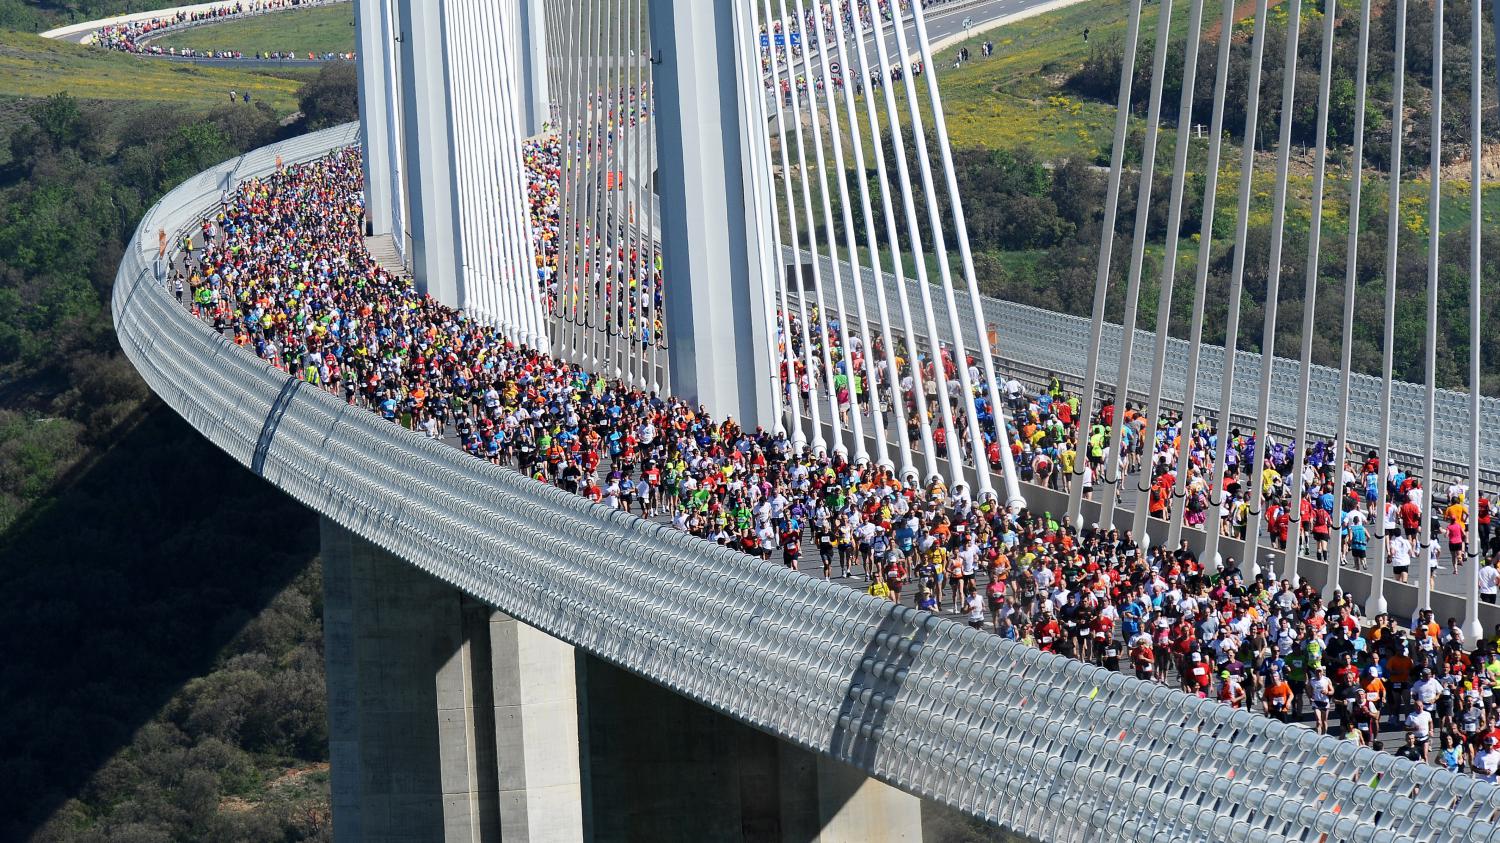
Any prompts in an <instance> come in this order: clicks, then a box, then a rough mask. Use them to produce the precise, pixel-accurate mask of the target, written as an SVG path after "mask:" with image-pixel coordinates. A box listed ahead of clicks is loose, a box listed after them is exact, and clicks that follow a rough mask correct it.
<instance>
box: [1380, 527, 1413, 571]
mask: <svg viewBox="0 0 1500 843" xmlns="http://www.w3.org/2000/svg"><path fill="white" fill-rule="evenodd" d="M1386 535H1387V536H1390V544H1391V547H1390V554H1391V573H1392V575H1393V576H1394V577H1395V578H1396V582H1406V572H1407V571H1408V570H1410V568H1411V540H1410V539H1408V538H1407V537H1406V536H1404V535H1402V534H1401V532H1400V531H1399V530H1395V528H1392V527H1387V528H1386Z"/></svg>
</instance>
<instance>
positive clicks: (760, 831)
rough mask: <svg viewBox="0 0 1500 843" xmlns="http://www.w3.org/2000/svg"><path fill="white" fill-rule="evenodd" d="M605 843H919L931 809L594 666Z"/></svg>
mask: <svg viewBox="0 0 1500 843" xmlns="http://www.w3.org/2000/svg"><path fill="white" fill-rule="evenodd" d="M580 661H581V662H582V665H583V666H582V668H581V669H580V675H581V676H582V677H583V679H582V680H580V688H586V696H587V708H588V712H589V714H588V729H587V734H586V740H585V744H586V746H587V749H586V751H585V767H586V770H587V774H586V777H585V779H586V780H585V783H584V790H585V792H586V793H585V802H586V803H588V804H591V805H592V806H593V810H592V811H591V812H590V813H589V818H590V825H591V828H590V831H591V837H592V839H595V840H652V841H660V842H661V843H673V841H683V843H689V841H701V840H715V841H746V843H749V841H756V842H757V843H759V841H778V842H779V843H888V842H889V843H896V841H902V842H903V843H919V841H921V839H922V819H921V805H922V803H921V800H919V799H917V798H916V797H915V796H912V795H910V794H907V793H903V792H901V791H899V790H896V789H895V788H891V787H889V786H886V785H883V784H881V783H879V782H876V781H873V780H871V779H869V778H867V777H865V776H864V775H863V774H862V773H860V772H859V771H858V770H855V769H854V768H852V767H848V766H846V765H843V764H840V763H838V762H836V761H831V760H829V759H826V758H822V757H820V756H818V755H816V754H814V753H811V752H808V751H806V750H803V749H799V748H797V747H795V746H792V745H790V744H787V743H783V742H782V741H779V740H777V739H776V738H774V737H772V736H771V735H768V734H766V733H764V732H760V731H757V730H755V729H753V728H751V727H749V726H746V725H744V724H742V723H739V722H738V721H735V720H734V719H732V718H729V717H726V716H724V715H722V714H719V713H718V712H715V711H713V710H711V709H708V708H705V707H703V706H701V705H698V704H697V703H695V702H692V701H690V700H688V699H686V698H684V697H680V696H678V695H676V694H673V693H672V692H671V691H668V690H666V689H665V688H661V687H659V686H657V685H654V684H652V683H650V682H648V681H646V680H644V679H641V678H639V677H637V676H634V675H632V674H630V673H628V672H626V671H624V670H621V669H619V668H616V667H613V666H611V665H608V664H605V663H604V662H601V661H599V660H597V659H594V658H592V657H584V658H583V659H581V660H580Z"/></svg>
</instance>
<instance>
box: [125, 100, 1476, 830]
mask: <svg viewBox="0 0 1500 843" xmlns="http://www.w3.org/2000/svg"><path fill="white" fill-rule="evenodd" d="M355 135H356V128H355V127H353V126H342V127H338V128H335V129H330V130H327V131H324V132H320V133H316V134H313V135H307V136H304V137H302V138H298V139H296V140H294V141H290V142H287V143H284V144H280V145H277V146H274V147H267V148H265V149H261V150H257V151H255V152H252V153H250V154H248V155H245V156H242V157H241V158H239V159H235V160H233V161H229V162H226V163H224V164H222V165H220V166H218V167H215V168H213V169H211V170H209V171H207V172H205V173H202V174H199V175H198V176H195V177H194V178H191V179H189V180H188V181H187V182H185V183H184V184H182V185H181V186H179V187H178V188H176V189H175V190H173V191H172V192H171V193H169V194H168V195H167V196H166V197H164V198H163V199H162V200H161V201H160V202H158V203H157V204H156V205H155V206H154V207H153V208H152V209H151V210H150V211H149V212H148V213H147V214H146V216H145V219H144V220H143V221H142V222H141V225H140V227H139V228H138V230H137V232H136V236H135V238H134V240H133V241H132V242H131V244H130V246H129V247H128V249H127V251H126V254H125V257H124V259H123V260H122V263H121V266H120V270H119V274H118V276H117V279H116V283H115V288H114V293H113V309H114V316H115V324H116V329H117V332H118V334H119V338H120V342H121V345H122V346H123V347H124V350H125V352H126V354H127V356H129V358H130V359H131V361H132V362H133V363H134V364H135V366H136V367H137V369H138V370H139V371H140V372H141V374H142V376H143V377H144V378H145V380H146V381H147V383H148V384H149V385H150V386H151V388H152V389H153V390H154V391H155V392H156V393H157V394H158V395H159V396H161V398H162V399H163V400H164V401H165V402H166V403H167V404H168V405H170V406H171V407H172V408H173V409H175V410H176V411H177V412H178V413H180V414H181V415H182V416H183V417H184V418H185V419H187V421H188V422H189V423H191V424H192V425H193V426H194V427H196V428H197V429H198V430H199V431H200V432H201V433H203V435H204V436H206V437H207V438H208V439H209V440H210V441H212V442H214V443H215V444H216V445H218V446H219V447H220V448H222V449H223V450H224V451H225V452H227V453H228V454H230V455H231V456H232V457H234V458H235V459H236V460H238V461H240V462H241V463H242V464H244V465H246V466H247V467H249V468H250V469H251V470H253V471H255V472H256V473H257V474H258V475H260V476H262V477H264V478H265V479H267V480H269V481H270V482H272V483H275V484H276V485H277V486H278V487H279V488H280V489H282V490H283V491H284V492H286V493H287V494H289V495H291V496H292V497H294V498H296V499H297V500H298V501H300V502H302V503H303V504H305V505H307V506H308V507H310V508H311V509H314V510H316V511H317V512H319V513H321V514H323V515H325V516H327V517H328V518H331V519H332V520H334V521H335V522H337V523H339V524H340V525H342V526H344V527H346V528H347V529H349V530H351V531H353V532H355V533H357V534H359V535H360V536H362V537H363V538H365V539H367V540H369V541H371V542H373V543H375V544H377V545H380V546H381V547H383V548H385V549H387V550H388V551H390V552H392V553H395V554H397V555H399V556H401V557H402V558H404V559H407V560H408V561H410V562H411V563H412V564H414V565H416V566H418V567H419V568H421V569H423V570H424V571H426V572H428V573H430V574H432V575H433V576H436V577H438V578H440V579H442V580H444V581H446V582H448V583H450V584H452V585H454V586H455V587H457V588H460V589H462V590H463V591H464V592H466V593H468V594H470V595H472V596H474V597H475V598H477V599H480V600H483V601H485V602H486V603H489V604H491V605H493V606H495V607H497V608H499V609H500V610H502V611H505V612H507V613H509V614H512V615H514V616H515V617H517V618H519V619H521V620H522V621H524V622H526V623H528V624H530V625H532V626H535V627H536V628H538V629H541V630H543V631H545V632H547V633H548V634H551V635H554V636H556V637H558V638H560V639H562V640H564V641H567V642H569V643H571V644H573V645H574V646H576V647H579V648H582V649H583V650H585V651H587V652H590V653H593V654H594V655H596V656H598V657H600V658H603V659H605V660H607V661H609V662H612V663H614V664H617V665H620V666H621V667H623V668H625V669H628V670H630V671H632V672H634V673H637V674H639V675H641V676H643V677H646V678H647V679H650V680H651V681H653V682H656V683H658V684H660V685H662V686H664V687H667V688H669V689H671V690H673V691H674V692H676V693H679V694H682V695H684V696H686V697H689V698H691V699H693V700H696V701H698V702H700V703H702V704H703V705H707V706H709V707H710V708H713V709H715V710H717V711H720V712H722V713H724V714H727V715H729V716H731V717H734V718H735V719H737V720H740V721H742V722H745V723H748V724H750V725H752V726H754V727H756V728H759V729H762V730H764V731H766V732H769V733H771V734H773V735H776V736H778V737H779V738H781V739H783V740H787V741H790V742H792V743H794V744H796V745H798V746H802V747H805V748H807V749H810V750H813V751H817V752H820V753H823V754H825V755H828V756H831V757H833V758H837V759H839V760H842V761H844V762H847V763H849V764H852V765H853V766H855V767H857V768H859V769H861V770H863V771H865V772H866V773H868V774H870V775H872V776H874V777H876V778H878V779H880V780H882V781H885V782H888V783H890V784H892V785H894V786H896V787H899V788H901V789H903V790H907V791H909V792H912V793H914V794H917V795H919V796H922V797H925V798H930V799H933V800H936V801H938V802H942V803H945V804H947V805H951V806H953V807H956V808H958V809H960V810H963V811H965V812H968V813H969V814H972V815H974V816H977V817H980V818H983V819H985V820H987V821H989V822H992V823H995V824H997V825H1000V826H1003V827H1005V828H1008V829H1012V830H1014V831H1016V832H1019V833H1021V834H1026V835H1029V836H1033V837H1036V838H1039V839H1045V840H1057V841H1092V840H1099V839H1111V840H1138V841H1158V840H1213V841H1241V840H1243V841H1281V840H1319V839H1328V840H1369V841H1438V840H1442V841H1450V840H1465V841H1500V826H1497V825H1496V817H1497V814H1500V789H1497V788H1496V787H1495V786H1494V785H1492V784H1489V783H1486V782H1482V781H1478V780H1476V779H1474V778H1472V777H1470V776H1467V775H1455V774H1452V773H1449V772H1446V771H1443V770H1439V769H1437V768H1434V767H1430V766H1425V765H1419V764H1414V763H1412V762H1410V761H1406V760H1404V759H1400V758H1397V757H1395V756H1393V755H1389V754H1386V753H1381V752H1376V751H1375V750H1373V749H1369V748H1365V747H1358V746H1355V745H1354V744H1352V743H1348V742H1345V741H1341V740H1339V739H1337V738H1333V737H1328V736H1319V735H1316V734H1314V733H1312V732H1311V731H1309V730H1307V729H1305V728H1303V727H1300V726H1289V725H1285V724H1282V723H1278V722H1276V721H1273V720H1269V719H1266V718H1264V717H1260V716H1258V715H1255V714H1252V713H1249V712H1246V711H1235V710H1232V709H1230V708H1227V707H1225V706H1222V705H1220V704H1218V703H1216V702H1212V701H1208V700H1201V699H1198V698H1196V697H1191V696H1188V695H1185V694H1183V693H1181V692H1178V691H1175V690H1172V689H1169V688H1166V687H1164V686H1161V685H1157V684H1151V683H1145V682H1141V681H1138V680H1135V679H1133V678H1129V677H1126V676H1123V675H1120V674H1116V673H1111V672H1108V671H1106V670H1104V669H1102V668H1097V667H1093V666H1091V665H1087V664H1083V663H1081V662H1077V661H1073V660H1070V659H1066V658H1062V657H1060V656H1056V655H1051V654H1047V653H1043V652H1041V651H1038V650H1035V649H1030V648H1026V647H1023V646H1021V645H1019V644H1015V643H1012V642H1009V641H1005V640H1002V639H1000V638H998V637H996V636H994V635H989V634H984V633H981V632H978V631H976V630H972V629H969V628H967V627H965V626H963V625H961V624H957V623H954V622H951V621H947V620H944V619H942V618H939V617H937V616H934V615H931V614H927V613H925V612H920V611H917V610H915V609H911V608H907V607H903V606H897V605H894V604H892V603H890V602H887V601H884V600H879V599H876V598H873V597H869V596H867V595H864V594H860V593H858V592H854V591H851V590H849V589H846V588H844V587H842V586H838V585H835V584H832V583H828V582H823V581H820V580H816V579H812V578H809V577H805V576H802V575H800V574H797V573H794V572H792V571H789V570H786V569H784V568H782V567H781V566H778V565H772V564H767V563H761V562H758V561H755V560H752V559H750V558H748V557H746V556H743V555H741V554H739V553H737V552H734V551H731V550H727V549H725V548H722V547H719V546H717V545H715V544H713V543H710V542H705V541H702V540H700V539H696V538H694V537H692V536H690V535H687V534H685V533H681V532H677V531H674V530H672V529H671V528H669V527H666V526H662V525H657V524H653V523H651V522H649V521H645V520H643V519H640V518H637V517H635V516H632V515H629V514H625V513H621V512H618V511H615V510H612V509H609V508H607V507H604V506H601V505H598V504H594V503H591V502H590V501H588V500H586V499H584V498H581V497H577V496H573V495H569V494H567V493H565V492H563V491H561V490H559V489H556V488H553V487H551V486H547V485H544V484H541V483H536V482H534V481H531V480H528V479H526V478H525V477H523V476H521V475H520V474H518V473H516V472H512V471H509V470H505V469H501V468H498V467H495V466H493V465H490V464H489V463H487V462H484V461H483V460H476V459H473V458H471V457H468V456H466V455H465V454H463V453H462V452H460V451H458V450H456V449H453V448H450V447H447V446H444V445H442V444H440V443H437V442H434V441H432V440H428V439H426V438H424V437H422V436H419V435H417V434H414V433H412V432H409V431H407V430H405V429H403V428H401V427H399V426H397V425H393V424H390V423H388V422H385V421H383V420H381V419H380V418H379V417H378V416H377V415H376V414H374V413H371V412H368V411H366V410H363V409H360V408H356V407H351V406H348V405H346V404H344V403H343V402H341V401H339V400H338V399H337V398H335V397H334V396H332V395H330V394H328V393H326V392H324V391H322V390H320V389H318V388H317V387H315V386H311V385H308V384H306V383H303V382H300V381H298V380H297V379H295V378H293V377H290V376H288V375H287V374H285V373H284V372H281V371H279V370H277V369H275V368H273V367H271V366H269V365H268V364H266V363H265V362H264V361H262V360H260V359H258V358H257V357H255V356H254V355H252V354H250V353H248V352H246V351H244V350H243V349H240V348H238V347H236V346H235V345H234V344H233V343H232V342H230V341H229V340H228V339H226V338H224V337H222V336H220V335H218V334H217V333H215V332H214V331H213V330H212V329H211V328H209V327H208V326H207V325H205V324H204V323H202V322H201V321H198V320H196V319H194V318H193V317H192V316H191V315H190V314H189V313H188V312H187V310H186V309H184V308H183V307H181V306H180V305H179V304H178V303H177V302H176V301H175V300H174V299H173V297H172V296H171V295H170V294H169V293H168V291H167V290H166V288H165V286H164V284H163V283H161V281H160V278H159V272H160V268H159V267H158V266H157V265H156V263H155V258H156V245H155V244H156V242H157V232H158V230H165V231H167V232H168V234H169V236H170V235H172V234H175V233H177V232H180V231H181V230H183V229H184V228H186V227H187V226H188V225H191V224H192V223H193V222H194V221H196V220H197V219H198V218H200V216H201V215H202V214H203V213H204V212H206V211H210V210H212V209H213V208H215V207H216V205H217V203H218V201H219V197H220V196H221V194H222V192H223V190H224V189H225V187H226V185H230V184H232V183H233V182H234V181H236V180H238V179H242V178H246V177H251V176H255V175H261V174H265V173H267V172H270V171H271V170H273V168H274V167H275V162H276V161H277V160H278V158H279V159H280V160H282V161H284V162H286V163H288V164H291V163H295V162H298V161H302V160H307V159H310V158H314V157H316V156H318V155H321V154H323V153H325V152H327V151H329V150H333V149H337V148H339V147H341V146H344V145H347V144H349V143H351V142H352V141H353V139H354V137H355Z"/></svg>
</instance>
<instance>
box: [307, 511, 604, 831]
mask: <svg viewBox="0 0 1500 843" xmlns="http://www.w3.org/2000/svg"><path fill="white" fill-rule="evenodd" d="M322 545H323V553H322V556H323V600H324V613H323V618H324V619H323V623H324V630H323V634H324V649H325V657H326V661H327V683H328V725H329V754H330V756H331V760H332V767H333V770H332V775H333V784H332V787H333V823H334V826H333V828H334V837H335V839H336V840H338V841H341V842H342V841H389V843H406V841H434V840H442V841H460V840H462V841H468V842H469V843H475V841H483V843H489V841H502V840H503V841H505V843H538V841H547V843H576V842H577V841H581V840H582V839H583V823H582V813H581V811H580V808H579V804H580V801H579V765H578V759H579V753H578V717H577V711H578V707H577V701H576V689H575V685H574V677H575V670H574V660H575V656H574V653H573V648H572V647H570V646H568V645H567V644H564V643H562V642H560V641H558V640H556V639H554V638H550V637H548V636H546V635H544V634H542V633H540V632H538V631H536V630H534V629H531V628H530V627H527V626H525V625H524V624H520V623H517V622H516V621H515V620H513V619H511V618H509V617H507V616H505V615H502V614H499V613H497V612H495V611H494V610H493V609H491V608H490V607H488V606H485V605H483V604H482V603H479V602H477V601H474V600H472V599H471V598H468V597H466V596H464V595H463V594H462V593H460V592H459V591H458V590H457V589H455V588H453V587H452V586H449V585H448V584H447V583H444V582H443V581H441V580H439V579H436V578H434V577H431V576H429V575H428V574H426V573H424V572H422V571H421V570H420V569H418V568H416V567H415V566H413V565H411V564H410V563H408V562H406V561H404V560H402V559H400V558H398V557H395V556H393V555H391V554H390V553H388V552H386V551H385V550H383V549H381V548H379V547H377V546H375V545H373V544H370V543H369V542H367V541H365V540H364V539H362V538H360V537H358V536H356V535H354V534H353V533H351V532H349V531H348V530H345V529H344V528H342V527H340V526H338V525H337V524H334V523H333V522H332V521H329V520H327V519H324V520H323V525H322Z"/></svg>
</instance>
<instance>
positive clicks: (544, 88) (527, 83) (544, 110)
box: [518, 0, 551, 137]
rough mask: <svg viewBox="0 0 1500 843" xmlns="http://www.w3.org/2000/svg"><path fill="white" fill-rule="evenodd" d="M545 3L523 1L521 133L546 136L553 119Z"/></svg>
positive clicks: (521, 5)
mask: <svg viewBox="0 0 1500 843" xmlns="http://www.w3.org/2000/svg"><path fill="white" fill-rule="evenodd" d="M543 4H544V2H543V0H520V1H519V4H518V5H519V6H520V7H521V9H520V11H521V21H520V24H521V26H520V29H521V56H520V62H519V63H520V65H521V131H522V132H523V133H524V134H525V135H526V136H527V137H532V136H534V135H539V134H541V133H542V127H543V126H544V125H546V123H547V121H549V120H550V119H551V92H550V91H549V90H548V85H547V15H546V10H545V9H544V8H543Z"/></svg>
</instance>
